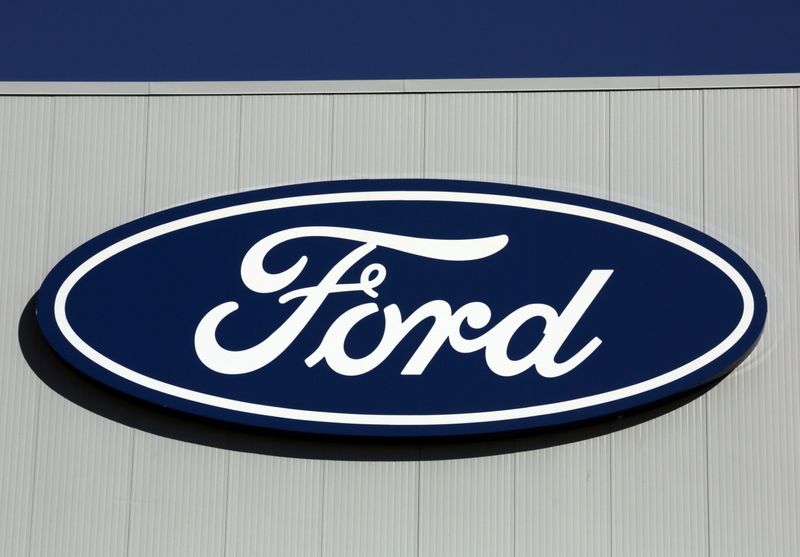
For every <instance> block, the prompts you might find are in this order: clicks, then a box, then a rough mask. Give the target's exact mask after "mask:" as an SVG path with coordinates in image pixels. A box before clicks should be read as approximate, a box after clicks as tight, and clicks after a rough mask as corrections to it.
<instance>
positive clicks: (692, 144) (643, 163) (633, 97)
mask: <svg viewBox="0 0 800 557" xmlns="http://www.w3.org/2000/svg"><path fill="white" fill-rule="evenodd" d="M609 94H610V95H611V199H612V200H613V201H618V202H620V203H625V204H628V205H633V206H635V207H640V208H642V209H646V210H648V211H654V212H657V213H658V214H660V215H663V216H665V217H669V218H672V219H675V220H678V221H680V222H684V223H686V224H688V225H689V226H693V227H695V228H702V227H703V98H702V92H701V91H624V92H616V93H609Z"/></svg>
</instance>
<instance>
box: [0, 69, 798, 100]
mask: <svg viewBox="0 0 800 557" xmlns="http://www.w3.org/2000/svg"><path fill="white" fill-rule="evenodd" d="M798 86H800V73H782V74H729V75H671V76H630V77H629V76H622V77H553V78H550V77H532V78H509V79H408V80H401V79H396V80H362V81H360V80H332V81H135V82H132V81H119V82H117V81H0V95H277V94H313V93H450V92H496V91H604V90H608V91H613V90H636V89H642V90H645V89H725V88H757V87H798Z"/></svg>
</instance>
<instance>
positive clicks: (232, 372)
mask: <svg viewBox="0 0 800 557" xmlns="http://www.w3.org/2000/svg"><path fill="white" fill-rule="evenodd" d="M766 311H767V305H766V298H765V295H764V290H763V288H762V286H761V284H760V283H759V281H758V279H757V277H756V276H755V274H754V273H753V271H752V270H751V269H750V268H749V267H748V266H747V265H746V264H745V263H744V262H743V261H742V260H741V259H740V258H739V257H738V256H737V255H735V254H734V253H733V252H732V251H731V250H729V249H728V248H726V247H725V246H723V245H722V244H720V243H719V242H717V241H715V240H713V239H712V238H710V237H708V236H706V235H704V234H702V233H700V232H698V231H696V230H693V229H691V228H688V227H686V226H683V225H681V224H679V223H676V222H674V221H671V220H668V219H665V218H662V217H659V216H656V215H653V214H651V213H647V212H644V211H640V210H637V209H633V208H631V207H626V206H624V205H619V204H616V203H611V202H607V201H602V200H597V199H592V198H587V197H582V196H577V195H570V194H564V193H555V192H551V191H543V190H538V189H533V188H522V187H518V186H504V185H498V184H482V183H475V182H453V181H441V180H376V181H348V182H329V183H320V184H308V185H304V186H291V187H283V188H272V189H265V190H260V191H256V192H249V193H244V194H238V195H230V196H225V197H220V198H216V199H211V200H207V201H202V202H198V203H193V204H190V205H185V206H182V207H178V208H175V209H170V210H167V211H163V212H160V213H156V214H154V215H150V216H148V217H145V218H142V219H139V220H136V221H134V222H131V223H129V224H126V225H124V226H121V227H119V228H116V229H114V230H111V231H109V232H106V233H105V234H102V235H100V236H98V237H97V238H95V239H93V240H91V241H90V242H88V243H86V244H84V245H83V246H81V247H80V248H78V249H77V250H75V251H74V252H73V253H71V254H70V255H69V256H67V257H66V258H65V259H64V260H63V261H62V262H61V263H59V264H58V266H56V268H55V269H54V270H53V271H52V272H51V273H50V275H49V276H48V277H47V279H46V280H45V282H44V284H43V285H42V288H41V290H40V293H39V297H38V301H37V315H38V319H39V323H40V325H41V328H42V330H43V331H44V334H45V336H46V338H47V340H48V341H49V342H50V344H52V346H53V347H54V348H55V349H56V351H57V352H58V353H59V354H60V355H61V356H62V357H64V358H65V359H66V360H67V361H68V362H69V363H71V364H72V365H74V366H75V367H77V368H78V369H80V370H81V371H82V372H84V373H86V374H87V375H89V376H91V377H93V378H95V379H97V380H99V381H101V382H102V383H105V384H106V385H108V386H110V387H112V388H114V389H118V390H120V391H122V392H124V393H127V394H130V395H133V396H135V397H138V398H140V399H144V400H146V401H150V402H153V403H156V404H159V405H164V406H167V407H170V408H174V409H177V410H181V411H186V412H190V413H193V414H197V415H202V416H206V417H211V418H215V419H221V420H226V421H230V422H235V423H241V424H248V425H256V426H264V427H270V428H278V429H285V430H293V431H304V432H316V433H332V434H346V435H379V436H384V435H389V436H395V435H412V436H418V435H420V436H429V435H453V434H471V433H489V432H499V431H510V430H518V429H530V428H538V427H549V426H559V425H566V424H572V423H575V422H579V421H585V420H589V419H595V418H601V417H604V416H609V415H616V414H620V413H625V412H628V411H630V410H633V409H635V408H640V407H642V406H645V405H651V404H654V403H656V402H658V401H662V400H666V399H669V398H672V397H675V396H677V395H680V394H682V393H686V392H688V391H690V390H692V389H696V388H698V387H700V386H701V385H703V384H706V383H709V382H711V381H713V380H714V379H717V378H719V377H721V376H722V375H724V374H725V373H727V372H729V371H730V370H732V369H733V367H734V366H735V365H736V364H737V363H738V362H740V361H741V360H742V359H743V358H744V357H745V356H746V355H747V354H748V352H749V351H750V350H751V349H752V347H753V346H754V345H755V343H756V341H757V339H758V336H759V334H760V332H761V330H762V327H763V325H764V320H765V317H766Z"/></svg>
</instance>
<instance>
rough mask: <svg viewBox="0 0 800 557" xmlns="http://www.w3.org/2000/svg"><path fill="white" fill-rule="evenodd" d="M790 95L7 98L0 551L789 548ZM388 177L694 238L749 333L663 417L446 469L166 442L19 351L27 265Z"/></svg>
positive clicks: (341, 455)
mask: <svg viewBox="0 0 800 557" xmlns="http://www.w3.org/2000/svg"><path fill="white" fill-rule="evenodd" d="M799 96H800V95H798V91H797V89H751V90H747V89H742V90H705V91H700V90H683V91H603V92H592V91H585V92H543V93H448V94H391V95H266V96H219V97H158V96H152V97H58V98H49V97H0V217H2V227H3V234H2V236H0V249H2V251H1V252H0V255H1V256H2V259H1V261H2V269H0V273H2V275H1V276H2V282H3V289H2V291H0V310H1V311H2V320H1V321H0V330H2V339H1V341H0V342H1V344H0V365H1V366H2V367H1V368H0V446H2V448H3V450H2V451H0V501H2V503H0V554H2V555H35V556H39V555H42V556H44V555H59V556H62V555H76V556H85V555H130V556H133V555H148V556H149V555H227V556H231V555H319V556H328V555H348V556H352V555H419V556H423V555H425V556H428V555H430V556H444V555H453V556H458V557H462V556H466V555H609V556H610V555H632V556H633V555H704V556H705V555H707V556H709V557H710V556H726V557H727V556H733V555H742V556H749V555H786V556H789V555H795V554H798V553H800V530H799V529H798V528H797V526H796V525H797V524H798V523H800V479H798V474H797V472H798V462H800V411H798V405H797V403H796V401H797V400H798V398H799V397H800V353H799V352H800V348H798V339H800V330H798V329H799V328H800V324H799V323H798V319H799V318H800V299H799V297H798V280H797V277H798V276H800V214H799V210H800V208H799V205H798V203H799V202H800V192H799V190H800V178H799V177H798V164H800V146H799V145H798V126H800V114H799V111H798V102H800V99H799V98H798V97H799ZM405 176H412V177H413V176H428V177H441V178H459V179H481V180H492V181H500V182H512V183H519V184H523V185H534V186H541V187H547V188H552V189H559V190H567V191H573V192H577V193H584V194H588V195H594V196H597V197H603V198H611V199H613V200H617V201H621V202H623V203H627V204H631V205H635V206H639V207H642V208H645V209H648V210H652V211H655V212H658V213H661V214H664V215H666V216H669V217H671V218H674V219H677V220H679V221H682V222H685V223H687V224H690V225H692V226H695V227H698V228H701V229H705V230H706V231H707V232H708V233H710V234H711V235H712V236H714V237H716V238H718V239H720V240H722V241H723V242H725V243H726V244H728V245H729V246H731V247H732V248H733V249H734V250H736V251H737V252H738V253H740V254H741V255H742V256H743V257H745V258H746V259H747V261H748V262H749V263H750V264H751V265H753V267H754V268H755V269H756V271H757V272H758V274H759V276H760V277H761V279H762V281H763V282H764V284H765V287H766V289H767V293H768V296H769V304H770V309H769V312H770V313H769V316H768V321H767V327H766V329H765V332H764V336H763V338H762V339H761V342H760V344H759V346H758V348H757V349H756V351H755V352H754V353H753V354H752V355H751V356H750V357H749V358H748V359H747V360H746V361H745V363H744V364H743V365H742V366H741V367H740V368H738V369H737V370H736V371H735V372H734V373H733V374H732V375H731V376H729V377H728V378H726V379H725V380H724V381H723V382H722V383H720V384H719V385H718V386H716V387H715V388H714V389H712V390H711V391H709V392H708V393H706V394H705V395H703V396H702V397H700V398H698V399H697V400H695V401H693V402H691V403H689V404H687V405H685V406H683V407H681V408H678V409H676V410H674V411H672V412H669V413H667V414H665V415H663V416H660V417H658V418H655V419H653V420H650V421H647V422H644V423H642V424H640V425H636V426H634V427H631V428H628V429H624V430H621V431H616V432H614V433H607V434H602V435H599V436H597V437H594V438H591V439H585V440H578V441H575V442H572V443H567V444H561V445H557V446H552V447H542V448H534V445H535V444H536V443H535V442H533V443H532V442H530V441H529V440H509V441H503V442H499V443H489V442H486V443H485V444H477V445H473V446H472V448H471V451H472V452H470V451H467V452H465V453H464V454H463V455H462V454H460V453H459V451H460V450H461V449H458V448H455V447H452V446H437V445H425V446H422V447H417V446H408V447H407V448H393V449H386V450H382V449H379V448H373V449H364V448H363V447H361V448H359V447H348V446H342V445H340V444H337V443H321V442H320V443H316V444H315V443H311V445H312V450H310V451H309V452H308V454H309V457H308V458H304V457H302V455H300V454H288V455H286V454H282V453H284V452H288V453H292V451H290V450H284V449H287V447H288V446H289V445H293V444H294V443H297V444H298V446H301V445H302V446H304V447H306V448H308V446H307V444H306V445H304V444H303V443H302V442H295V441H291V440H286V439H280V438H277V439H274V438H267V437H265V439H264V443H265V447H264V450H263V451H260V452H264V453H267V454H260V453H259V452H256V453H251V452H246V451H241V450H229V449H226V448H225V447H228V446H231V447H236V448H239V447H240V445H238V444H237V439H236V436H235V435H233V434H230V433H221V434H220V435H221V438H220V439H219V440H218V442H216V443H215V444H214V445H215V446H208V445H207V444H196V443H191V442H187V441H185V440H184V441H179V440H176V439H172V438H170V437H166V436H161V435H157V434H154V433H152V432H149V431H146V428H145V429H137V428H132V427H129V426H127V425H122V424H120V423H118V422H117V421H113V420H109V419H108V418H105V417H102V416H99V415H97V414H95V413H93V412H91V411H89V410H86V409H85V408H83V407H81V406H78V405H76V404H75V403H73V402H71V401H70V400H67V399H66V398H64V397H63V396H61V395H60V394H58V393H57V392H55V391H53V390H52V389H50V387H48V386H47V385H44V384H42V382H41V381H40V379H39V378H38V377H37V376H36V375H35V374H34V373H33V371H31V369H30V368H29V366H28V364H27V363H26V362H25V360H24V358H23V356H22V354H21V352H20V345H19V340H18V337H17V328H18V324H19V321H20V316H21V314H22V312H23V308H24V307H25V304H26V303H27V302H28V300H29V299H30V298H31V296H33V294H34V293H35V291H36V289H37V287H38V285H39V283H40V282H41V279H42V278H43V276H44V274H45V273H46V272H47V270H48V269H49V268H50V267H51V266H52V265H53V264H54V263H55V262H56V261H57V260H58V259H59V258H61V257H62V256H63V255H65V254H66V253H67V252H68V251H69V250H70V249H71V248H73V247H75V246H77V245H79V244H80V243H81V242H83V241H85V240H87V239H89V238H90V237H92V236H93V235H95V234H97V233H99V232H100V231H102V230H105V229H107V228H109V227H111V226H114V225H115V224H118V223H121V222H124V221H127V220H130V219H133V218H135V217H137V216H140V215H142V214H145V213H147V212H152V211H156V210H159V209H162V208H165V207H168V206H172V205H175V204H179V203H183V202H186V201H190V200H194V199H200V198H204V197H208V196H211V195H216V194H221V193H227V192H233V191H239V190H245V189H252V188H255V187H263V186H272V185H279V184H288V183H297V182H305V181H313V180H326V179H332V178H333V179H338V178H351V177H405ZM126 408H127V407H126ZM133 408H134V409H133V410H131V412H133V413H134V415H133V416H131V417H130V419H129V420H128V421H127V422H126V423H132V424H133V423H137V420H138V419H139V417H138V416H137V415H136V414H137V412H139V411H138V410H136V409H135V407H133ZM142 420H144V417H143V416H142ZM476 447H477V448H476ZM299 452H302V451H299ZM474 452H478V453H482V454H483V456H481V455H478V456H476V454H473V453H474ZM362 454H363V458H362ZM381 456H383V458H381ZM394 457H397V458H394Z"/></svg>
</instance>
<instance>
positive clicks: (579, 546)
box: [515, 92, 611, 555]
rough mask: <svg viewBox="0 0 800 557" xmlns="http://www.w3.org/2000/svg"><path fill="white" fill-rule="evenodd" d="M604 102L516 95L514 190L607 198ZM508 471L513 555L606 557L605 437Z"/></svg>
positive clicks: (531, 456)
mask: <svg viewBox="0 0 800 557" xmlns="http://www.w3.org/2000/svg"><path fill="white" fill-rule="evenodd" d="M607 95H608V94H607V93H596V92H586V93H518V101H517V102H518V104H519V106H518V115H517V137H518V147H517V176H518V177H517V183H519V184H524V185H528V186H536V187H543V188H548V189H555V190H561V191H570V192H573V193H581V194H584V195H593V196H595V197H602V198H607V197H608V169H609V166H608V152H609V151H608V130H609V127H608V96H607ZM515 466H516V474H517V492H518V496H517V520H516V542H517V552H518V554H520V555H529V554H539V551H540V549H541V554H542V555H607V554H608V548H609V541H610V538H611V532H610V516H609V515H610V508H609V505H610V501H609V490H610V487H609V481H610V478H609V444H608V438H607V437H602V438H599V439H596V440H592V441H590V442H586V443H576V444H575V443H574V444H569V445H565V446H562V447H557V448H553V449H545V450H537V451H529V452H521V453H518V454H517V458H516V463H515ZM576 478H577V483H576ZM543 493H547V494H552V497H550V498H545V497H542V494H543Z"/></svg>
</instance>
